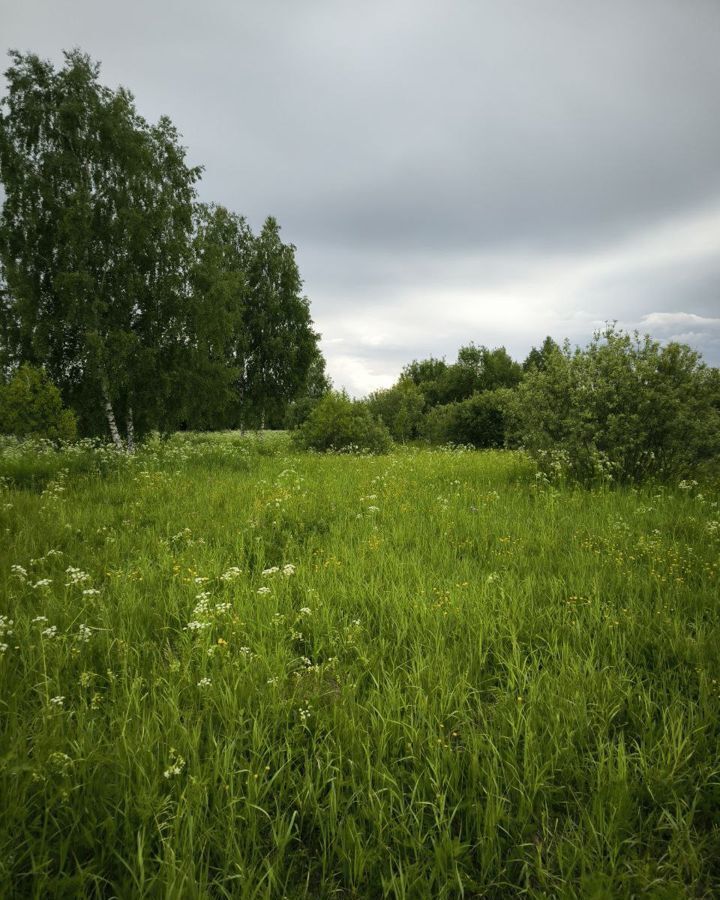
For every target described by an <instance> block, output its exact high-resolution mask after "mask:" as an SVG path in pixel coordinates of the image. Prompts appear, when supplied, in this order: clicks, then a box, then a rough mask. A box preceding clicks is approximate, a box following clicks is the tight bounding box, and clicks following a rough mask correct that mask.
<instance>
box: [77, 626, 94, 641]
mask: <svg viewBox="0 0 720 900" xmlns="http://www.w3.org/2000/svg"><path fill="white" fill-rule="evenodd" d="M91 637H92V630H91V629H90V627H89V626H88V625H78V634H77V639H78V640H79V641H80V642H81V643H83V644H87V642H88V641H89V640H90V638H91Z"/></svg>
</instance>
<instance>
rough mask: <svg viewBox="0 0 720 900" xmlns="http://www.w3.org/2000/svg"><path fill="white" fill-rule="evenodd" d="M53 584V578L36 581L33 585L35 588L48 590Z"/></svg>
mask: <svg viewBox="0 0 720 900" xmlns="http://www.w3.org/2000/svg"><path fill="white" fill-rule="evenodd" d="M51 584H52V578H41V579H40V580H39V581H36V582H35V584H34V585H33V587H34V588H36V589H38V588H46V587H48V585H51Z"/></svg>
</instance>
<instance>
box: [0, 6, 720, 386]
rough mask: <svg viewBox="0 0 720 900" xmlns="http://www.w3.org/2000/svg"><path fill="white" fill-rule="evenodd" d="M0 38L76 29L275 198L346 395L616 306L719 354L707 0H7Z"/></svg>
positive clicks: (718, 107)
mask: <svg viewBox="0 0 720 900" xmlns="http://www.w3.org/2000/svg"><path fill="white" fill-rule="evenodd" d="M0 38H1V39H0V47H2V45H4V48H3V49H10V48H14V49H18V50H21V51H32V52H35V53H38V54H39V55H40V56H42V57H46V58H50V59H52V60H54V61H56V62H57V63H60V62H61V60H62V50H63V49H71V48H73V47H80V48H81V49H83V50H84V51H86V52H87V53H89V54H90V56H92V57H93V58H94V59H96V60H98V61H99V62H101V63H102V80H103V81H104V82H105V83H106V84H108V85H110V86H112V87H115V86H117V85H119V84H122V85H124V86H125V87H128V88H129V89H130V90H132V92H133V93H134V94H135V97H136V101H137V106H138V108H139V110H140V112H141V113H142V114H143V115H144V116H145V117H146V118H147V119H149V120H156V119H157V118H158V117H159V116H160V115H162V114H166V115H169V116H170V118H171V119H172V120H173V122H174V123H175V125H176V126H177V127H178V129H179V130H180V132H181V134H182V137H183V143H184V144H185V145H186V146H187V148H188V158H189V161H190V162H191V163H192V164H201V165H203V166H204V173H203V178H202V181H201V182H200V185H199V194H200V197H201V199H203V200H206V201H214V202H218V203H222V204H224V205H226V206H228V207H229V208H231V209H233V210H235V211H236V212H239V213H242V214H243V215H245V216H246V217H247V218H248V220H249V222H250V223H251V224H252V226H253V227H254V228H258V227H259V226H260V225H261V224H262V222H263V220H264V218H265V217H266V216H267V215H274V216H275V217H276V218H277V219H278V220H279V222H280V224H281V226H282V229H283V230H282V233H283V237H284V239H285V240H286V241H289V242H291V243H293V244H294V245H295V246H296V247H297V260H298V263H299V267H300V271H301V274H302V276H303V279H304V290H305V293H306V294H307V296H308V298H309V299H310V303H311V310H312V315H313V319H314V321H315V323H316V327H317V329H318V330H319V331H320V332H321V333H322V349H323V352H324V354H325V357H326V359H327V361H328V370H329V373H330V375H331V377H332V379H333V381H334V383H335V386H336V387H344V388H346V389H347V390H348V391H349V392H350V393H351V394H353V395H355V396H362V395H364V394H367V393H368V392H370V391H372V390H376V389H378V388H382V387H386V386H389V385H390V384H392V383H393V382H394V381H395V380H396V379H397V376H398V375H399V373H400V371H401V369H402V367H403V365H405V364H406V363H408V362H410V361H411V360H413V359H420V358H425V357H427V356H438V357H442V356H445V357H447V359H448V360H450V361H451V360H453V359H454V358H455V355H456V353H457V350H458V348H459V347H460V346H461V345H463V344H467V343H469V342H470V341H474V342H475V343H477V344H485V345H487V346H491V347H494V346H499V345H504V346H505V347H507V349H508V351H509V352H510V353H511V355H513V356H514V357H515V358H516V359H520V360H522V359H523V358H524V357H525V356H526V355H527V353H528V351H529V350H530V348H531V346H533V345H535V346H539V345H540V343H541V342H542V340H543V339H544V337H545V335H547V334H549V335H551V336H553V337H554V338H555V339H556V340H563V339H565V338H567V339H569V340H570V341H571V343H573V344H580V345H582V344H584V343H586V342H587V341H588V340H589V338H590V337H591V336H592V333H593V331H595V330H596V329H598V328H602V327H603V325H604V323H606V322H610V321H617V322H618V323H619V324H620V325H621V326H622V327H625V328H627V329H637V330H639V331H640V332H641V333H646V332H647V333H650V334H652V335H653V336H654V337H655V338H657V339H660V340H663V341H666V340H681V341H683V342H685V343H688V344H690V345H691V346H693V347H694V348H695V349H697V350H699V351H700V352H701V353H702V354H703V356H704V358H705V359H706V361H708V362H709V363H711V364H712V365H720V252H719V251H720V2H718V0H583V2H578V0H436V2H430V0H353V2H347V0H303V2H297V0H255V2H245V0H204V2H199V0H194V2H189V0H124V2H123V3H118V2H117V0H0ZM0 92H4V86H3V83H2V82H0Z"/></svg>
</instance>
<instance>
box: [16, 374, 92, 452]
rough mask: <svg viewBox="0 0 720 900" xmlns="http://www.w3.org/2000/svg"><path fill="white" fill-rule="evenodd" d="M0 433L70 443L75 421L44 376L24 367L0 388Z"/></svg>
mask: <svg viewBox="0 0 720 900" xmlns="http://www.w3.org/2000/svg"><path fill="white" fill-rule="evenodd" d="M0 433H1V434H11V435H14V436H15V437H19V438H25V437H39V438H47V439H48V440H52V441H55V440H62V441H72V440H74V439H75V437H76V436H77V420H76V418H75V414H74V413H73V412H72V410H70V409H65V408H64V406H63V402H62V397H61V396H60V391H59V390H58V389H57V387H55V385H54V384H53V383H52V382H51V381H50V379H49V378H48V376H47V375H46V373H45V372H43V371H42V369H37V368H34V367H33V366H29V365H27V364H25V365H22V366H20V368H19V369H18V370H17V372H16V373H15V374H14V375H13V377H12V378H11V379H10V381H9V382H8V383H7V384H4V385H0Z"/></svg>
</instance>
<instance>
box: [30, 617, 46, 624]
mask: <svg viewBox="0 0 720 900" xmlns="http://www.w3.org/2000/svg"><path fill="white" fill-rule="evenodd" d="M47 620H48V619H47V616H35V618H34V619H31V620H30V621H31V622H32V624H33V625H35V624H38V625H42V624H43V623H44V622H47Z"/></svg>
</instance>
